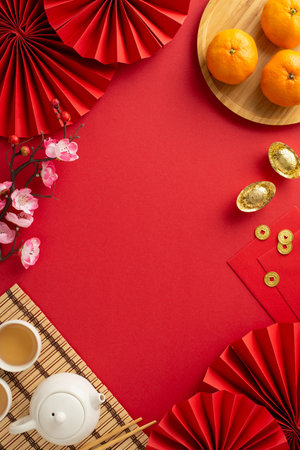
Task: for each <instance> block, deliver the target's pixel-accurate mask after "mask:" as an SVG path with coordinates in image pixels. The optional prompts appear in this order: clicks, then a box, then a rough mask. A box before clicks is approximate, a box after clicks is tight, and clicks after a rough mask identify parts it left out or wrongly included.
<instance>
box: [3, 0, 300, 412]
mask: <svg viewBox="0 0 300 450" xmlns="http://www.w3.org/2000/svg"><path fill="white" fill-rule="evenodd" d="M204 6H205V1H198V0H192V1H191V7H190V13H189V16H188V18H187V20H186V22H185V24H184V25H183V27H182V28H181V29H180V31H179V32H178V34H177V35H176V36H175V38H174V40H173V41H172V42H171V43H170V44H169V45H167V46H166V47H165V48H164V49H162V50H160V51H159V52H158V53H157V54H156V55H155V56H153V57H152V58H150V59H148V60H144V61H141V62H139V63H136V64H133V65H131V66H123V67H121V68H120V70H119V71H118V72H117V74H116V75H115V77H114V79H113V81H112V82H111V84H110V86H109V88H108V90H107V92H106V94H105V95H104V97H103V99H102V100H100V101H99V102H98V103H97V104H96V105H95V107H94V108H93V110H92V111H91V112H90V113H89V114H88V115H87V116H85V117H84V120H83V121H84V122H85V124H86V127H85V128H84V129H83V130H82V131H81V136H82V137H81V140H80V142H79V146H80V149H79V154H80V159H79V161H77V162H74V163H70V164H68V163H66V164H63V163H61V164H59V167H58V171H59V176H60V178H59V180H58V182H57V188H56V197H58V200H52V199H51V200H41V201H40V208H39V209H38V210H37V211H36V213H35V222H34V223H33V225H32V227H31V228H29V230H28V231H26V233H24V236H28V237H30V236H37V237H40V239H41V241H42V247H41V256H40V260H39V261H38V263H37V265H36V266H35V267H34V268H30V269H28V270H27V271H25V269H23V268H22V266H21V264H20V262H19V260H18V259H17V257H14V258H11V259H10V260H8V261H7V262H5V263H2V265H1V269H0V270H1V274H0V291H1V292H3V291H5V290H6V289H7V288H9V287H10V286H11V285H12V284H14V283H15V282H17V283H19V285H20V286H21V287H22V288H23V289H24V290H25V291H26V292H27V293H28V294H29V295H30V296H31V297H32V299H33V300H34V301H35V302H36V303H37V304H38V305H39V306H40V307H41V308H42V310H43V311H44V312H45V313H46V315H47V316H48V317H49V318H50V320H52V321H53V323H54V324H55V325H56V327H57V328H58V329H59V330H60V332H61V333H62V334H63V335H64V336H65V338H66V339H67V340H68V341H69V342H70V343H71V345H72V346H73V347H74V348H75V349H76V351H78V353H79V354H80V355H81V356H82V358H83V359H84V360H85V361H86V362H87V364H88V365H90V366H91V368H92V369H93V370H94V371H95V372H96V374H97V375H98V376H99V377H100V378H101V380H102V381H103V382H104V383H105V384H106V385H107V386H108V387H109V388H110V389H111V390H112V392H113V393H114V395H115V396H116V397H117V398H118V399H119V400H120V402H121V403H123V405H124V406H125V407H126V408H127V409H128V411H129V412H130V413H131V414H132V415H133V416H134V417H138V416H143V417H144V419H145V420H149V419H154V418H159V417H160V416H161V415H162V414H163V413H165V412H166V411H167V410H168V409H169V408H170V407H171V406H172V404H173V403H175V402H177V401H179V400H183V399H185V398H187V397H189V396H191V395H192V394H193V393H195V392H197V391H198V390H199V387H200V384H201V379H202V377H203V375H204V373H205V370H206V368H207V366H208V365H209V364H210V363H211V362H212V361H213V360H214V359H215V358H216V357H217V356H218V355H219V354H220V353H221V352H222V351H223V350H224V348H225V347H226V346H227V345H228V344H229V343H230V342H232V341H233V340H236V339H238V338H240V337H242V336H243V335H244V334H245V333H247V332H248V331H249V330H251V329H252V328H257V327H262V326H266V325H268V324H270V323H271V322H272V321H271V319H270V318H269V317H268V316H267V314H266V313H265V312H264V311H263V309H262V308H261V307H260V306H259V304H258V303H257V302H256V300H255V299H254V298H253V297H252V295H251V294H250V293H249V292H248V290H247V289H246V288H245V286H244V285H243V284H242V283H241V282H240V281H239V279H238V278H237V277H236V276H235V275H234V273H233V272H232V271H231V269H230V268H229V267H228V266H227V264H226V260H227V259H228V258H229V257H230V256H232V255H233V253H235V252H236V251H238V250H239V249H240V248H241V247H242V246H243V245H245V244H246V243H247V242H249V240H251V239H252V236H253V230H254V228H255V227H256V226H257V225H259V224H261V223H266V224H269V223H271V222H272V221H273V220H275V219H276V218H277V217H278V216H279V215H281V214H282V213H284V212H286V211H287V210H288V209H289V208H290V206H292V205H293V204H295V205H297V206H300V202H299V194H300V184H299V181H288V180H285V179H283V178H280V177H279V176H278V175H277V174H276V173H275V172H273V171H272V169H271V168H270V166H269V164H268V160H267V149H268V147H269V145H270V144H271V143H272V142H273V141H276V140H280V141H283V142H286V143H287V144H289V145H290V146H291V147H293V148H294V149H295V150H296V151H298V153H300V148H299V127H298V126H297V125H294V126H288V127H271V126H270V127H267V126H263V125H257V124H253V123H251V122H247V121H246V120H244V119H241V118H239V117H238V116H236V115H234V114H233V113H231V112H230V111H229V110H227V109H226V108H225V107H223V105H221V104H220V103H219V101H218V100H217V99H216V98H215V97H214V95H213V94H212V93H211V92H210V91H209V89H208V88H207V86H206V84H205V81H204V79H203V77H202V75H201V71H200V69H199V67H198V61H197V54H196V35H197V28H198V23H199V20H200V17H201V14H202V11H203V9H204ZM24 115H26V111H24ZM77 125H78V124H76V126H77ZM73 129H75V126H73ZM0 146H1V148H0V151H1V154H2V157H1V158H2V162H1V169H0V173H1V179H3V180H4V179H6V178H7V172H6V168H5V163H4V151H5V149H6V148H7V144H6V140H4V139H2V140H1V143H0ZM260 180H270V181H273V182H275V184H276V186H277V188H278V191H277V194H276V196H275V198H274V199H273V200H272V202H271V203H270V205H268V206H267V207H266V208H265V209H263V210H262V211H259V212H257V213H254V214H249V215H248V214H243V213H240V212H239V211H237V210H236V207H235V199H236V196H237V194H238V193H239V191H240V190H241V189H242V188H243V187H244V186H246V185H247V184H249V183H251V182H254V181H260ZM44 191H46V189H44ZM100 347H101V350H99V349H100Z"/></svg>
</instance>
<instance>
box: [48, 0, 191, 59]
mask: <svg viewBox="0 0 300 450" xmlns="http://www.w3.org/2000/svg"><path fill="white" fill-rule="evenodd" d="M44 3H45V9H46V13H47V16H48V19H49V22H50V23H51V25H52V26H53V28H54V29H55V30H56V32H57V33H58V34H59V36H60V37H61V39H62V40H63V42H64V43H65V44H67V45H69V46H71V47H73V48H74V49H75V50H76V51H77V52H78V53H79V54H80V55H81V56H84V57H87V58H94V59H97V60H98V61H101V62H102V63H104V64H110V63H115V62H122V63H132V62H134V61H137V60H139V59H143V58H147V57H149V56H151V55H152V54H153V53H154V52H156V51H157V50H158V49H159V48H161V47H163V46H164V45H165V44H167V43H168V42H169V41H170V40H171V39H172V38H173V36H174V35H175V33H176V32H177V30H178V29H179V28H180V26H181V25H182V23H183V22H184V19H185V18H186V15H187V12H188V8H189V3H190V0H151V1H146V0H93V1H90V0H44Z"/></svg>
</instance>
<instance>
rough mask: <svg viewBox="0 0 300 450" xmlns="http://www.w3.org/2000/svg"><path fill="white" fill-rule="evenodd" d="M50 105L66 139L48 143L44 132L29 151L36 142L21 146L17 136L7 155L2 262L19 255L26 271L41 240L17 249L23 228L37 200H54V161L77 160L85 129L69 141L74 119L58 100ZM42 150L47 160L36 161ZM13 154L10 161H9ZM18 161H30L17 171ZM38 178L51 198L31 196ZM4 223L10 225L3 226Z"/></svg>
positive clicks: (0, 187) (1, 189)
mask: <svg viewBox="0 0 300 450" xmlns="http://www.w3.org/2000/svg"><path fill="white" fill-rule="evenodd" d="M51 104H52V107H53V109H54V112H55V114H56V116H57V118H58V120H59V122H60V124H62V125H63V128H64V134H63V135H64V137H63V139H62V140H60V141H57V140H53V139H51V138H49V139H45V136H44V134H43V132H41V142H40V143H39V144H38V145H37V146H36V147H35V148H34V147H33V146H31V148H30V147H28V146H27V145H25V144H26V143H28V142H30V141H31V140H32V139H33V138H30V139H27V140H25V141H22V142H20V141H19V138H18V137H17V136H15V135H12V136H10V138H9V142H10V144H11V147H10V148H9V149H8V150H7V152H6V153H5V159H6V162H7V164H8V167H9V173H10V181H7V182H4V183H0V208H2V210H1V209H0V262H1V261H5V260H7V259H8V258H9V257H10V256H12V255H13V254H14V253H17V252H19V253H20V257H21V261H22V264H23V266H24V267H25V268H26V269H27V268H28V267H29V266H31V265H33V264H35V262H36V261H37V259H38V256H39V246H40V240H39V239H38V238H31V239H29V240H27V241H26V242H25V243H24V244H23V242H21V243H20V244H19V246H16V243H17V238H18V236H19V230H20V227H25V228H28V227H29V226H30V225H31V224H32V222H33V214H34V210H35V209H36V208H37V207H38V199H37V198H36V197H40V198H55V197H54V196H53V194H54V190H55V182H56V179H57V177H58V175H57V174H56V170H55V166H54V164H53V161H55V160H61V161H75V160H76V159H78V155H77V149H78V146H77V144H76V143H74V142H73V141H74V140H75V139H79V138H80V136H78V134H77V133H78V131H79V129H80V128H82V127H83V126H84V125H83V124H81V125H80V126H79V127H78V128H77V129H76V131H75V133H74V134H73V136H70V138H69V139H67V138H66V135H67V122H68V121H69V120H70V119H71V116H70V114H69V113H68V112H66V111H61V109H60V104H59V101H58V100H57V99H53V100H52V101H51ZM42 149H44V150H45V153H46V156H45V157H40V156H39V157H36V155H37V152H38V151H39V150H42ZM10 151H11V157H10V159H9V157H8V155H9V152H10ZM19 157H27V158H28V159H27V161H25V162H22V163H21V164H19V165H18V166H17V167H16V164H15V163H16V161H17V159H18V160H19ZM29 166H32V167H33V168H34V170H33V172H32V174H31V175H30V176H29V178H28V179H27V181H26V183H25V185H24V188H21V189H17V188H16V178H17V176H18V175H19V174H20V173H21V172H22V171H23V170H24V169H26V168H27V167H29ZM36 177H41V179H42V181H43V184H44V185H45V186H47V187H48V188H50V187H52V192H51V194H50V195H44V194H40V193H32V192H31V189H30V188H29V187H28V186H29V185H30V183H31V182H32V181H33V180H34V179H35V178H36ZM3 196H4V198H3ZM35 198H36V199H35ZM11 208H12V209H11ZM4 220H6V221H7V222H8V223H6V222H4ZM2 244H5V245H7V244H11V247H10V250H9V251H8V252H7V253H6V254H5V255H3V252H2V249H1V245H2Z"/></svg>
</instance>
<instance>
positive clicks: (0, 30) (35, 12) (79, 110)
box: [0, 0, 114, 137]
mask: <svg viewBox="0 0 300 450" xmlns="http://www.w3.org/2000/svg"><path fill="white" fill-rule="evenodd" d="M113 73H114V70H112V68H107V67H104V66H103V65H101V64H100V63H98V62H96V61H91V60H86V59H83V58H81V57H80V56H79V55H78V54H77V53H76V52H75V51H74V50H72V49H70V48H68V47H67V46H66V45H64V44H63V43H62V42H61V40H60V39H59V37H58V36H57V35H56V33H55V32H54V31H53V29H52V28H51V27H50V25H49V23H48V20H47V17H46V14H45V11H44V8H43V2H42V0H1V2H0V135H2V136H8V135H10V134H17V135H18V136H23V137H28V136H34V135H36V134H39V133H40V131H41V130H42V131H43V132H44V133H47V132H50V131H53V130H55V129H57V128H58V127H59V124H58V122H57V119H56V117H55V114H54V113H53V110H52V108H51V106H50V103H49V101H50V100H51V99H52V98H58V99H59V100H60V101H61V104H62V107H63V109H65V110H67V111H69V112H70V113H71V116H72V120H73V121H74V120H76V119H78V118H79V117H80V116H82V115H83V114H85V113H86V112H87V111H89V110H90V108H91V107H92V105H93V104H94V103H95V101H96V100H97V99H98V98H99V97H101V95H102V94H103V93H104V91H105V89H106V87H107V85H108V83H109V81H110V79H111V78H112V75H113Z"/></svg>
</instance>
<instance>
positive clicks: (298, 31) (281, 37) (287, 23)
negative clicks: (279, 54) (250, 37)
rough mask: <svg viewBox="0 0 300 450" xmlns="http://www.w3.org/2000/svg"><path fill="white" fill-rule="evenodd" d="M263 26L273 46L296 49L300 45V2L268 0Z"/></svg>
mask: <svg viewBox="0 0 300 450" xmlns="http://www.w3.org/2000/svg"><path fill="white" fill-rule="evenodd" d="M261 26H262V28H263V30H264V32H265V35H266V36H267V37H268V38H269V39H270V41H271V42H273V44H275V45H277V46H278V47H282V48H294V47H296V46H297V45H299V44H300V0H268V1H267V3H266V4H265V6H264V9H263V12H262V15H261Z"/></svg>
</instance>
